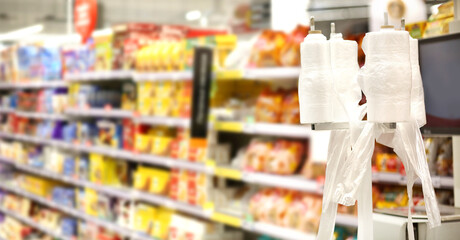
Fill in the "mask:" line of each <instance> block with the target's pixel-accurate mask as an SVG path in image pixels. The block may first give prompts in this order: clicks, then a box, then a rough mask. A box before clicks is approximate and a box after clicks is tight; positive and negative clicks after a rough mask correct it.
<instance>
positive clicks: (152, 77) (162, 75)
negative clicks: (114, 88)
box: [65, 70, 193, 82]
mask: <svg viewBox="0 0 460 240" xmlns="http://www.w3.org/2000/svg"><path fill="white" fill-rule="evenodd" d="M192 76H193V74H192V71H176V72H135V71H131V70H113V71H94V72H82V73H70V74H66V75H65V79H66V80H69V81H75V82H78V81H91V82H98V81H108V80H115V79H119V80H124V79H130V80H134V81H162V80H173V81H182V80H191V79H192Z"/></svg>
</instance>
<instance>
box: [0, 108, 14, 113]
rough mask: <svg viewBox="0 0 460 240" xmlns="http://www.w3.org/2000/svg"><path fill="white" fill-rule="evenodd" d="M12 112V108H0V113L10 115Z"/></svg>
mask: <svg viewBox="0 0 460 240" xmlns="http://www.w3.org/2000/svg"><path fill="white" fill-rule="evenodd" d="M12 112H14V109H12V108H5V107H0V113H12Z"/></svg>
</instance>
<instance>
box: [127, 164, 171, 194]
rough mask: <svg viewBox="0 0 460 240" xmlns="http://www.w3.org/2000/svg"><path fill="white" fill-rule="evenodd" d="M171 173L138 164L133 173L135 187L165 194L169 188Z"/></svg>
mask: <svg viewBox="0 0 460 240" xmlns="http://www.w3.org/2000/svg"><path fill="white" fill-rule="evenodd" d="M169 175H170V174H169V172H168V171H165V170H160V169H155V168H149V167H144V166H138V168H137V170H136V171H135V172H134V173H133V179H134V183H133V187H134V188H135V189H139V190H142V191H146V192H151V193H155V194H163V193H166V190H167V186H168V183H169Z"/></svg>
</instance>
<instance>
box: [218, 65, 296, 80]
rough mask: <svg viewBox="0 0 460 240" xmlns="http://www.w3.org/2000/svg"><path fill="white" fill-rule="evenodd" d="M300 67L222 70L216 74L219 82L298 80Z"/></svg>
mask: <svg viewBox="0 0 460 240" xmlns="http://www.w3.org/2000/svg"><path fill="white" fill-rule="evenodd" d="M299 74H300V67H271V68H269V67H267V68H248V69H244V70H220V71H217V72H216V73H215V77H216V79H217V80H236V79H248V80H261V81H270V80H283V79H298V78H299Z"/></svg>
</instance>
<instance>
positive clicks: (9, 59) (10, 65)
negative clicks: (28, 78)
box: [0, 45, 18, 83]
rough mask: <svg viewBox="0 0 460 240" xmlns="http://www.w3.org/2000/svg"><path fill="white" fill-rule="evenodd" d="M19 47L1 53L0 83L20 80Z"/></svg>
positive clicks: (11, 47)
mask: <svg viewBox="0 0 460 240" xmlns="http://www.w3.org/2000/svg"><path fill="white" fill-rule="evenodd" d="M17 56H18V55H17V45H12V46H10V47H8V48H5V49H3V50H1V51H0V66H1V67H0V81H1V82H10V83H11V82H15V81H17V79H18V59H17Z"/></svg>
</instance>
